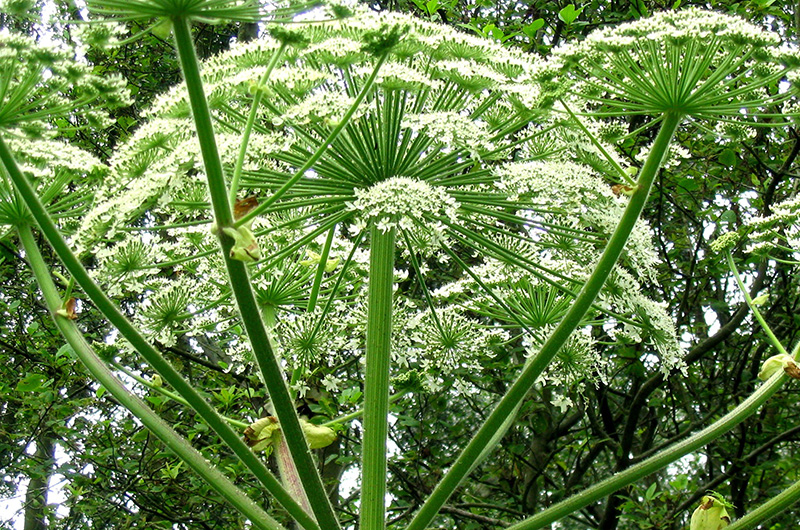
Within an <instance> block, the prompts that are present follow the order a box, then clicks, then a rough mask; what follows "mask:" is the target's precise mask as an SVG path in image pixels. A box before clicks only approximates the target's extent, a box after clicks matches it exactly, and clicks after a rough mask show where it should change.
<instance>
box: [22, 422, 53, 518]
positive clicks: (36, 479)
mask: <svg viewBox="0 0 800 530" xmlns="http://www.w3.org/2000/svg"><path fill="white" fill-rule="evenodd" d="M33 458H34V460H35V461H36V464H37V465H36V466H35V467H34V469H33V470H32V471H31V474H30V481H29V482H28V490H27V492H26V493H25V526H24V530H46V529H47V512H46V510H47V486H48V483H49V482H50V476H51V475H52V474H53V467H54V465H55V444H54V443H53V438H52V433H50V432H49V430H47V429H46V428H45V430H43V431H42V432H41V433H40V434H39V436H37V437H36V453H35V454H34V457H33Z"/></svg>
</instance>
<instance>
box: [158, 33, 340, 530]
mask: <svg viewBox="0 0 800 530" xmlns="http://www.w3.org/2000/svg"><path fill="white" fill-rule="evenodd" d="M173 29H174V33H175V43H176V47H177V49H178V56H179V58H180V63H181V70H182V72H183V76H184V80H185V81H186V87H187V90H188V92H189V102H190V105H191V108H192V117H193V118H194V122H195V128H196V131H197V138H198V141H199V143H200V148H201V152H202V153H203V164H204V165H205V168H206V175H207V178H208V189H209V193H210V195H211V205H212V207H213V209H214V217H215V219H216V222H217V226H218V227H220V228H223V227H228V226H231V225H232V224H233V216H232V212H231V207H230V202H229V201H228V192H227V189H226V187H225V176H224V173H223V170H222V163H221V162H220V158H219V152H218V150H217V143H216V139H215V136H214V127H213V124H212V120H211V112H210V111H209V108H208V102H207V101H206V98H205V93H204V90H203V82H202V79H201V77H200V68H199V64H198V62H197V56H196V54H195V50H194V46H193V43H192V37H191V31H190V28H189V22H188V21H186V20H183V19H179V20H174V21H173ZM220 244H221V246H222V251H223V255H224V258H225V266H226V268H227V270H228V276H229V278H230V282H231V287H232V289H233V293H234V296H235V298H236V304H237V306H238V308H239V313H240V315H241V317H242V322H243V324H244V328H245V330H246V331H247V336H248V337H249V338H250V344H251V345H252V347H253V355H254V357H255V359H256V363H257V364H258V368H259V370H260V371H261V374H262V376H263V379H264V383H265V384H266V386H267V390H268V391H269V396H270V399H271V400H272V405H273V406H274V408H275V415H276V416H277V417H278V420H279V421H280V423H281V429H282V430H283V435H284V436H285V437H286V443H287V445H288V446H289V450H290V451H291V453H292V458H293V459H294V462H295V465H296V466H297V471H298V473H299V475H300V479H301V480H302V482H303V488H304V489H305V491H306V494H307V495H308V499H309V501H310V504H311V508H312V509H313V511H314V515H315V517H316V520H317V521H319V524H320V526H321V527H322V528H325V529H326V530H328V529H330V530H334V529H337V528H339V523H338V522H337V520H336V516H335V515H334V513H333V507H332V506H331V503H330V501H329V499H328V496H327V495H326V494H325V489H324V487H323V485H322V479H321V478H320V475H319V472H318V471H317V467H316V466H315V465H314V460H313V459H312V457H311V452H310V451H309V449H308V444H306V439H305V436H304V435H303V431H302V429H301V428H300V420H299V419H298V417H297V412H296V410H295V405H294V400H293V399H292V398H291V396H290V394H289V388H288V387H287V385H286V380H285V379H284V376H283V370H282V369H281V367H280V365H279V364H278V359H277V358H276V357H275V353H274V352H273V350H272V345H271V341H270V337H269V335H268V334H267V330H266V328H265V327H264V323H263V321H262V320H261V314H260V311H259V307H258V302H257V301H256V298H255V294H254V293H253V289H252V286H251V284H250V278H249V276H248V274H247V267H246V265H245V264H244V262H242V261H239V260H235V259H232V258H231V257H230V255H229V250H230V247H231V244H232V241H231V240H230V238H228V237H226V236H224V235H223V234H222V232H221V231H220Z"/></svg>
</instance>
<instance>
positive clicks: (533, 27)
mask: <svg viewBox="0 0 800 530" xmlns="http://www.w3.org/2000/svg"><path fill="white" fill-rule="evenodd" d="M542 26H544V19H543V18H537V19H536V20H534V21H533V22H531V23H530V24H528V25H527V26H523V27H522V32H523V33H524V34H525V35H527V36H528V38H530V39H534V38H535V37H536V32H537V31H539V30H540V29H541V28H542Z"/></svg>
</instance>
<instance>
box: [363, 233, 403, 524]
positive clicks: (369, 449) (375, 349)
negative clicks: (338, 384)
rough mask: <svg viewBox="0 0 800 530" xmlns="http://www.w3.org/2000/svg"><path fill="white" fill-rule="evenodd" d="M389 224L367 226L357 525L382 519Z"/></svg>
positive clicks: (389, 336) (390, 282) (390, 249)
mask: <svg viewBox="0 0 800 530" xmlns="http://www.w3.org/2000/svg"><path fill="white" fill-rule="evenodd" d="M394 240H395V229H394V228H392V229H390V230H388V231H387V232H382V231H381V230H380V229H379V228H377V227H376V226H374V225H373V226H372V227H371V229H370V251H369V298H368V310H367V364H366V376H365V380H364V440H363V443H362V449H361V451H362V460H361V471H362V475H361V516H360V519H359V520H360V523H361V526H360V528H361V529H362V530H382V529H383V528H384V527H385V524H386V513H385V512H386V504H385V503H386V501H385V498H386V438H387V435H388V414H389V368H390V360H391V348H392V287H393V285H394V254H395V248H394Z"/></svg>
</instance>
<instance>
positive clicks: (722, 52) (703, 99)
mask: <svg viewBox="0 0 800 530" xmlns="http://www.w3.org/2000/svg"><path fill="white" fill-rule="evenodd" d="M779 43H780V37H779V36H778V35H777V34H774V33H767V32H765V31H763V30H762V29H760V28H758V27H756V26H754V25H753V24H750V23H749V22H746V21H744V20H742V19H739V18H735V17H731V16H729V15H724V14H722V13H716V12H713V11H704V10H701V9H697V8H689V9H682V10H679V11H664V12H661V13H658V14H656V15H654V16H652V17H649V18H645V19H640V20H637V21H634V22H630V23H627V24H621V25H619V26H616V27H613V28H607V29H603V30H599V31H596V32H594V33H592V34H591V35H589V36H588V37H587V38H586V39H585V40H584V41H582V42H579V43H577V44H571V45H568V46H564V47H562V48H560V49H558V50H556V52H555V61H553V63H552V64H553V70H554V72H558V73H560V74H564V75H566V76H567V78H569V79H572V80H573V81H574V82H573V83H572V84H570V85H568V86H569V87H570V92H574V93H578V94H580V95H581V96H582V97H585V98H586V99H587V100H589V101H591V102H594V104H595V108H594V109H593V110H594V114H595V115H605V116H621V115H628V116H630V115H635V114H640V115H645V116H651V117H656V118H658V117H660V116H662V115H663V114H664V113H668V112H674V113H678V114H680V115H682V116H686V117H691V118H693V119H694V121H695V123H698V124H699V125H701V126H704V127H706V126H708V127H709V130H713V129H714V128H715V127H716V128H718V127H719V124H720V123H729V124H730V125H728V126H727V129H728V130H729V131H728V132H736V134H738V135H741V131H740V130H737V128H741V127H743V126H744V127H747V126H754V125H758V124H757V123H756V121H757V120H756V118H757V117H759V116H760V117H767V116H768V117H771V118H781V115H780V114H779V113H778V114H776V113H775V111H774V110H769V109H770V108H780V104H781V103H782V102H784V101H787V100H789V99H790V98H792V97H793V92H792V91H786V90H784V91H782V93H779V94H776V93H774V85H775V84H776V83H777V82H778V81H780V80H782V79H785V78H786V76H787V73H788V72H789V71H790V70H792V69H794V68H796V67H797V66H798V64H800V61H798V56H797V53H796V51H794V50H790V49H789V48H781V47H779V46H778V44H779ZM779 121H780V120H779ZM709 122H710V123H709ZM773 123H774V120H773ZM762 125H766V124H762Z"/></svg>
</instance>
